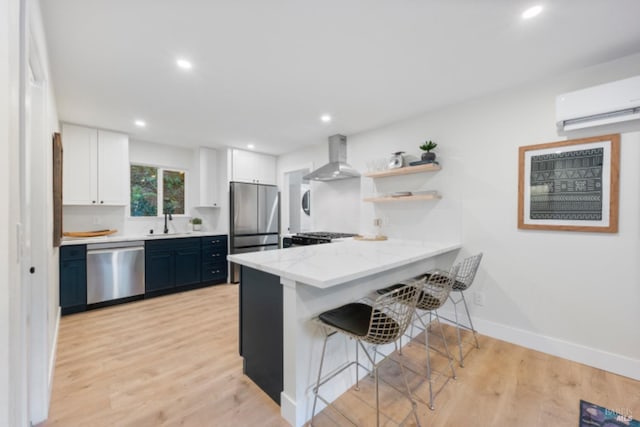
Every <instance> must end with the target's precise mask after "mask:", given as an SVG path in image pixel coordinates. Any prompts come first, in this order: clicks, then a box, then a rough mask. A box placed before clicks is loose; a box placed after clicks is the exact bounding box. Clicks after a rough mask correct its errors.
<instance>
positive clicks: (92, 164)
mask: <svg viewBox="0 0 640 427" xmlns="http://www.w3.org/2000/svg"><path fill="white" fill-rule="evenodd" d="M62 150H63V162H62V169H63V172H62V199H63V204H65V205H111V206H114V205H117V206H122V205H126V204H127V202H128V194H129V189H128V182H129V179H128V178H129V137H128V136H127V135H125V134H121V133H117V132H109V131H105V130H99V129H93V128H88V127H84V126H77V125H70V124H67V123H64V124H63V125H62Z"/></svg>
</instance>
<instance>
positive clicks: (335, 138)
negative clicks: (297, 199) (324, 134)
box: [303, 134, 360, 181]
mask: <svg viewBox="0 0 640 427" xmlns="http://www.w3.org/2000/svg"><path fill="white" fill-rule="evenodd" d="M359 176H360V172H358V171H357V170H355V169H354V168H352V167H351V166H349V164H347V137H346V136H344V135H339V134H338V135H332V136H330V137H329V163H327V164H326V165H324V166H322V167H321V168H318V169H316V170H314V171H313V172H311V173H310V174H308V175H305V176H304V177H303V179H313V180H315V181H336V180H338V179H347V178H357V177H359Z"/></svg>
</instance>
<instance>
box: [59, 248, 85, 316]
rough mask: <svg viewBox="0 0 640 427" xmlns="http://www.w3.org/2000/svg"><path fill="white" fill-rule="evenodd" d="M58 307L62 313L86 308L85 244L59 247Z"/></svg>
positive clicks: (75, 311)
mask: <svg viewBox="0 0 640 427" xmlns="http://www.w3.org/2000/svg"><path fill="white" fill-rule="evenodd" d="M59 279H60V280H59V283H60V309H61V312H62V314H71V313H77V312H79V311H85V310H86V309H87V246H86V245H73V246H62V247H60V277H59Z"/></svg>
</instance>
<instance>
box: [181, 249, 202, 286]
mask: <svg viewBox="0 0 640 427" xmlns="http://www.w3.org/2000/svg"><path fill="white" fill-rule="evenodd" d="M198 243H200V242H198ZM201 253H202V251H201V250H200V245H199V244H198V245H197V246H196V247H194V248H191V247H189V248H181V249H177V250H176V286H185V285H195V284H197V283H200V281H201V280H200V276H201V268H200V266H201V264H202V261H201Z"/></svg>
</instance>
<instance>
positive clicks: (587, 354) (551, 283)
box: [279, 54, 640, 379]
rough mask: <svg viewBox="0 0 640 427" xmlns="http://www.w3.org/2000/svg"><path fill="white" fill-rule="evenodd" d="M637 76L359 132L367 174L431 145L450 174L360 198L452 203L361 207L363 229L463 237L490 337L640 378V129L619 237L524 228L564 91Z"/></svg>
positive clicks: (621, 66)
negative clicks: (530, 162)
mask: <svg viewBox="0 0 640 427" xmlns="http://www.w3.org/2000/svg"><path fill="white" fill-rule="evenodd" d="M637 74H640V54H637V55H633V56H630V57H626V58H622V59H620V60H617V61H613V62H610V63H607V64H603V65H600V66H597V67H591V68H588V69H582V70H577V71H574V72H571V73H567V74H565V75H562V76H558V77H556V78H553V79H548V80H546V81H543V82H538V83H535V84H531V85H529V86H527V87H523V88H520V89H518V90H512V91H508V92H504V93H500V94H496V95H493V96H488V97H484V98H481V99H477V100H474V101H471V102H467V103H464V104H460V105H455V106H451V107H448V108H445V109H442V110H439V111H434V112H432V113H428V114H425V115H422V116H420V117H417V118H415V119H411V120H406V121H403V122H401V123H398V124H395V125H392V126H388V127H385V128H382V129H378V130H374V131H371V132H365V133H362V134H358V135H349V138H348V154H347V159H348V162H349V163H351V165H352V166H354V167H355V168H356V169H359V170H361V171H364V170H365V169H366V167H367V162H368V161H371V160H372V159H376V158H382V157H385V156H389V155H390V153H391V152H393V151H399V150H404V151H406V152H407V153H409V154H413V155H415V156H418V155H419V149H418V146H419V145H420V144H421V143H422V142H424V141H425V140H428V139H432V140H434V141H435V142H438V143H439V146H438V148H437V149H436V153H437V154H438V160H439V161H440V163H441V164H442V167H443V170H442V171H440V172H437V173H434V174H421V175H420V176H413V177H403V178H386V179H383V180H381V179H377V180H376V181H375V184H374V183H373V182H372V180H371V179H369V178H362V180H361V182H362V185H361V188H360V194H357V191H356V190H355V189H351V190H349V195H350V197H358V198H361V197H363V196H366V195H368V194H371V193H372V192H374V191H382V192H387V191H394V190H395V191H399V190H402V189H408V190H412V189H414V188H416V187H419V188H421V189H437V190H439V191H440V192H441V193H442V194H443V199H442V200H440V201H436V202H416V203H408V202H404V203H396V204H390V206H383V205H380V206H370V205H369V204H366V203H361V206H360V220H361V231H363V232H369V231H370V229H371V226H370V225H369V224H370V223H371V222H372V219H373V218H374V217H383V218H385V219H387V224H386V225H385V227H384V232H385V234H387V235H389V236H392V237H403V238H420V239H432V238H446V235H447V234H449V233H450V234H451V235H452V236H453V238H455V237H456V236H459V237H460V238H461V240H462V243H463V255H468V254H472V253H475V252H478V251H483V252H484V254H485V257H484V259H483V262H482V265H481V269H480V272H479V274H478V276H477V278H476V281H475V283H474V286H473V288H472V289H471V291H475V292H478V291H479V292H483V293H484V294H485V297H486V303H485V305H484V306H482V307H480V306H475V305H473V304H472V307H471V310H472V315H473V316H474V319H476V323H477V327H478V329H480V332H484V333H487V334H489V335H493V336H495V337H498V338H501V339H505V340H509V341H513V342H516V343H519V344H521V345H525V346H528V347H531V348H536V349H539V350H542V351H546V352H548V353H552V354H557V355H560V356H562V357H566V358H570V359H573V360H577V361H580V362H583V363H586V364H590V365H592V366H597V367H601V368H604V369H607V370H609V371H613V372H618V373H621V374H623V375H627V376H630V377H634V378H636V379H640V329H639V328H638V324H640V310H638V308H637V306H638V302H639V301H640V267H639V266H638V259H639V258H640V238H639V236H640V227H639V222H640V221H639V219H638V218H640V208H639V205H638V200H639V197H638V196H639V194H638V193H639V190H638V189H639V188H640V186H639V181H640V175H639V168H638V166H637V165H638V163H639V161H640V133H637V132H636V133H626V134H624V135H623V138H622V148H621V151H622V156H621V157H622V158H621V165H620V217H619V219H620V231H619V232H618V233H616V234H600V233H576V232H555V231H532V230H528V231H522V230H518V229H517V222H516V220H517V217H516V212H517V196H518V194H517V182H518V170H517V166H518V147H519V146H523V145H530V144H537V143H544V142H552V141H556V140H561V139H564V138H560V137H558V135H557V133H556V128H555V123H554V121H555V120H554V119H555V106H554V102H555V96H556V95H557V94H559V93H564V92H567V91H571V90H575V89H579V88H582V87H588V86H591V85H595V84H600V83H605V82H608V81H612V80H617V79H620V78H624V77H629V76H633V75H637ZM593 134H598V133H597V131H596V133H593ZM319 157H320V156H319V155H318V148H317V147H313V148H310V149H307V150H301V151H299V152H296V153H292V154H289V155H284V156H282V157H281V158H280V159H279V177H281V171H282V170H283V169H282V166H281V165H290V164H291V163H295V162H297V161H299V159H303V158H306V159H310V158H311V159H314V160H316V159H318V158H319ZM325 161H326V160H325ZM322 162H323V161H321V162H320V163H322ZM383 181H384V182H383ZM317 185H322V184H317ZM374 185H375V186H374ZM402 187H406V188H402ZM316 196H317V194H316ZM343 196H344V195H343ZM317 199H318V197H316V198H315V205H316V206H317V205H318V203H323V202H322V201H318V200H317ZM324 202H325V203H331V201H330V200H326V201H324ZM341 215H343V211H342V210H337V211H336V215H335V216H334V221H336V224H337V223H338V221H339V220H340V218H341Z"/></svg>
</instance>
